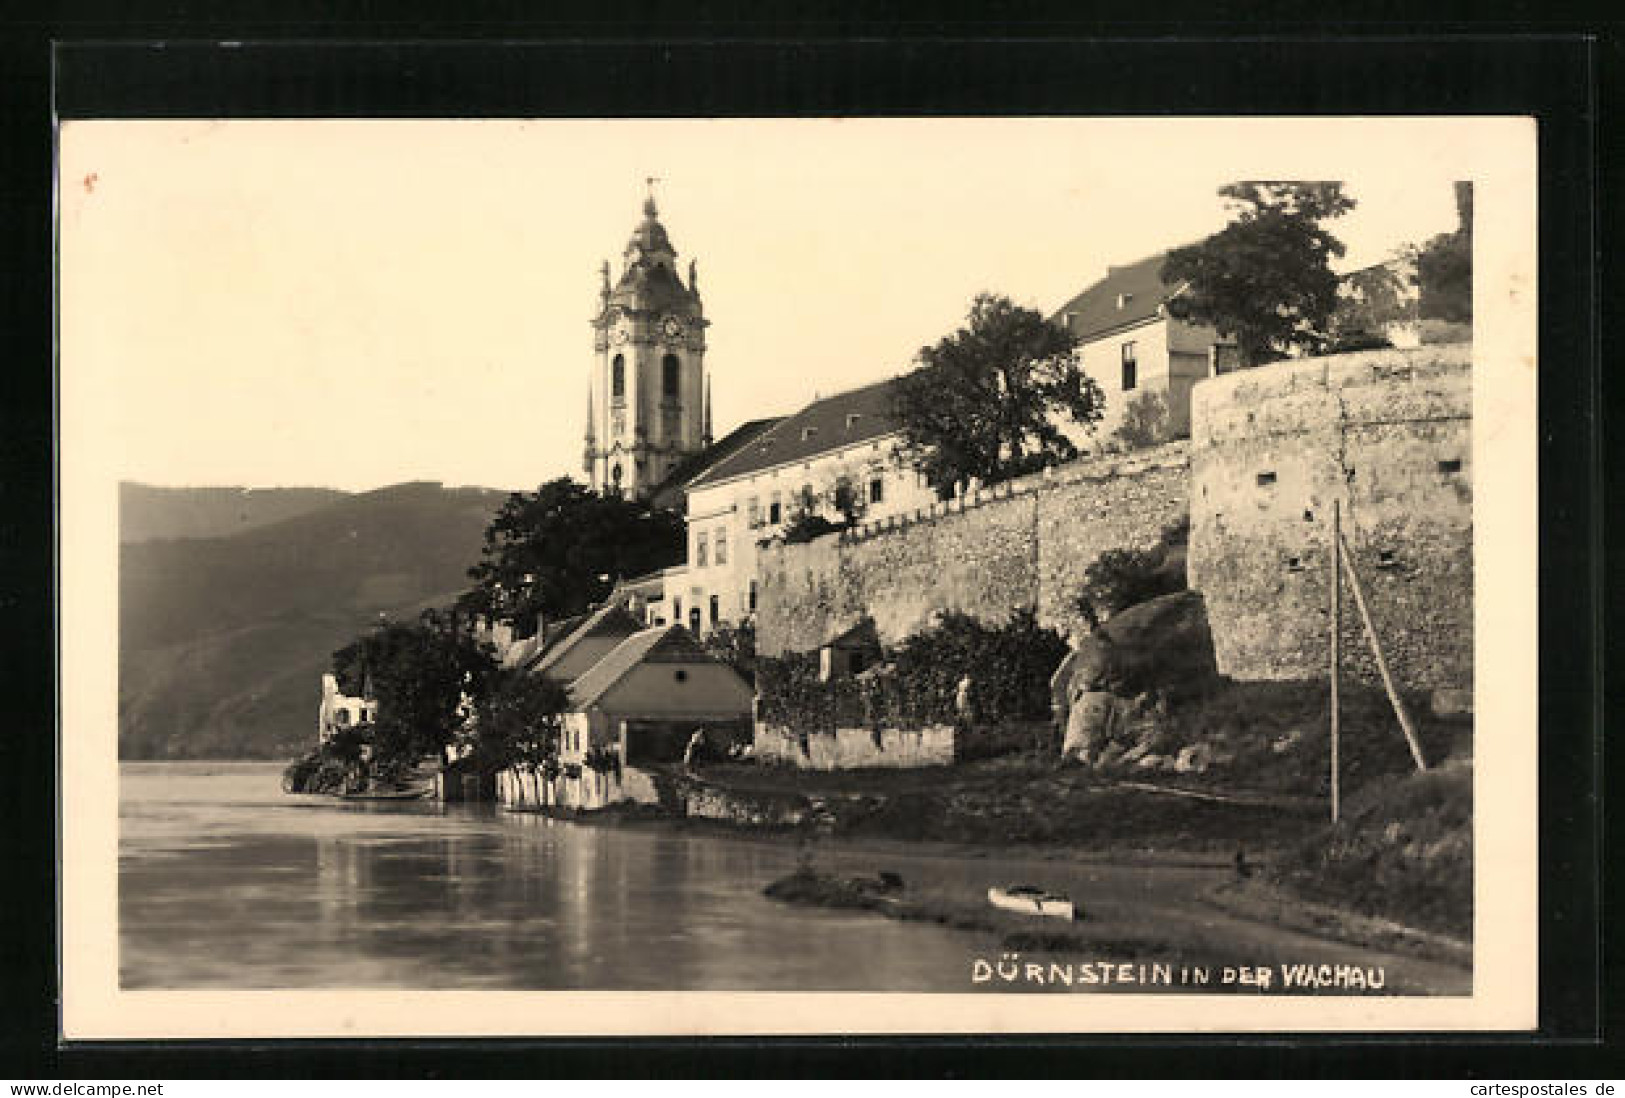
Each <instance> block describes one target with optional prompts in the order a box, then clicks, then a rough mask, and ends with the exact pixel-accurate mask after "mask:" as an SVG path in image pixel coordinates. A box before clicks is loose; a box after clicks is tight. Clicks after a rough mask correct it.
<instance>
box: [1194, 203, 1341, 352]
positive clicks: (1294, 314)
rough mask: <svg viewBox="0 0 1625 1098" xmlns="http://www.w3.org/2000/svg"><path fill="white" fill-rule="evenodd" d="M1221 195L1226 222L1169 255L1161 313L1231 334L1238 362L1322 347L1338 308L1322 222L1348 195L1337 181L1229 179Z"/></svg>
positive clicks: (1329, 241) (1330, 248) (1336, 247)
mask: <svg viewBox="0 0 1625 1098" xmlns="http://www.w3.org/2000/svg"><path fill="white" fill-rule="evenodd" d="M1219 194H1221V195H1222V196H1224V197H1225V198H1226V199H1227V200H1228V201H1229V203H1230V205H1231V207H1232V209H1233V211H1234V213H1235V216H1234V220H1232V221H1231V222H1230V224H1229V225H1227V226H1225V227H1224V228H1223V229H1221V230H1220V231H1219V232H1217V233H1214V234H1213V235H1212V236H1210V237H1208V238H1207V239H1206V240H1204V241H1202V242H1201V243H1199V244H1192V245H1189V246H1187V247H1184V248H1178V249H1175V250H1174V251H1172V252H1170V253H1168V258H1167V260H1165V261H1164V263H1163V266H1162V280H1163V282H1164V283H1166V284H1167V285H1170V286H1182V287H1183V289H1182V290H1181V291H1180V292H1176V293H1175V294H1174V296H1173V297H1171V298H1169V300H1168V311H1169V312H1170V313H1172V314H1173V315H1174V316H1176V317H1179V318H1181V319H1187V320H1193V321H1196V322H1198V323H1203V324H1210V325H1212V326H1213V328H1214V329H1215V330H1217V331H1218V333H1219V335H1221V336H1224V337H1226V338H1230V339H1234V340H1235V341H1236V345H1237V349H1238V351H1239V352H1240V355H1241V362H1242V365H1244V366H1260V365H1263V364H1264V363H1266V362H1273V361H1275V360H1276V359H1279V358H1284V357H1285V356H1286V355H1287V354H1289V353H1291V352H1293V351H1299V352H1308V353H1314V352H1317V351H1319V350H1321V349H1322V348H1323V347H1324V345H1325V341H1326V331H1327V324H1328V321H1329V320H1330V318H1331V315H1332V311H1333V310H1334V309H1336V307H1337V285H1338V278H1337V275H1335V274H1334V273H1332V269H1331V260H1332V259H1334V258H1336V257H1338V256H1341V255H1342V254H1343V243H1342V241H1340V240H1338V239H1337V238H1336V237H1335V236H1333V235H1332V234H1331V233H1330V232H1328V231H1327V230H1326V229H1325V227H1324V226H1323V225H1322V224H1321V223H1322V222H1323V221H1329V220H1332V219H1333V218H1337V217H1341V216H1343V215H1344V214H1345V213H1347V212H1348V211H1349V210H1352V209H1353V208H1354V200H1353V199H1351V198H1348V197H1346V196H1345V195H1344V194H1343V185H1342V184H1341V183H1289V182H1247V183H1231V184H1229V185H1228V186H1225V187H1221V188H1220V189H1219Z"/></svg>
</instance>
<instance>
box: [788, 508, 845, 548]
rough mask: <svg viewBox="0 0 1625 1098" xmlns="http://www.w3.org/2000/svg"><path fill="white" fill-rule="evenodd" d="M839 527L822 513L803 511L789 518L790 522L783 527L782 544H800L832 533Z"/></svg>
mask: <svg viewBox="0 0 1625 1098" xmlns="http://www.w3.org/2000/svg"><path fill="white" fill-rule="evenodd" d="M839 529H840V527H839V526H836V525H835V524H834V523H833V522H831V521H829V519H827V518H825V517H824V516H823V515H815V514H813V513H812V512H810V511H803V512H802V513H801V514H799V515H797V516H796V517H795V518H793V519H791V520H790V524H789V525H788V526H786V527H785V528H784V544H786V545H800V544H802V543H803V542H808V541H811V540H813V539H814V538H820V537H823V536H824V535H825V534H832V533H834V532H835V531H836V530H839Z"/></svg>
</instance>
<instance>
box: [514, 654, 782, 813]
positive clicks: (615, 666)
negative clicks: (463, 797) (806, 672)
mask: <svg viewBox="0 0 1625 1098" xmlns="http://www.w3.org/2000/svg"><path fill="white" fill-rule="evenodd" d="M557 666H559V665H557V664H555V667H557ZM567 690H568V692H569V696H570V709H569V711H568V712H567V713H566V714H565V715H564V725H563V728H562V731H561V735H560V744H559V754H558V762H559V766H558V768H557V770H556V772H554V773H553V774H552V775H551V776H547V775H545V774H541V773H531V772H522V771H519V770H517V769H510V770H507V771H504V772H503V773H502V774H501V775H499V776H498V779H497V790H498V795H499V797H500V798H501V799H502V800H503V801H504V802H505V803H507V804H509V805H529V806H538V807H558V808H569V809H595V808H602V807H604V806H606V805H610V804H614V803H616V802H617V801H623V800H632V801H640V802H653V801H654V800H655V799H656V798H657V794H656V792H655V786H654V781H653V777H652V775H653V774H654V773H656V772H658V771H660V770H662V769H665V768H670V767H673V766H676V765H680V764H681V763H682V762H683V761H684V758H685V755H686V754H687V753H688V752H689V750H690V744H699V743H703V744H704V745H705V750H706V751H708V752H709V753H710V755H711V757H713V758H714V757H717V756H719V755H722V754H725V753H726V752H727V751H728V750H729V749H730V748H732V747H733V746H735V745H739V744H744V743H749V742H750V741H751V738H752V722H751V714H752V708H753V705H754V702H755V693H756V692H755V688H754V687H753V686H751V684H750V683H747V682H746V681H745V680H744V679H743V678H741V677H740V676H739V673H738V672H736V671H735V670H734V669H733V668H732V667H729V666H728V665H727V664H725V663H723V662H721V661H720V660H718V659H717V658H716V657H714V656H712V655H711V654H710V653H708V652H706V651H705V649H703V648H701V647H700V645H699V643H698V642H697V641H696V640H695V639H694V637H693V636H692V635H690V634H689V632H688V631H687V630H686V629H684V628H682V627H680V626H677V625H664V626H658V627H656V628H653V629H644V630H641V631H639V632H636V633H633V634H632V635H630V636H628V637H625V638H623V639H622V640H621V641H620V643H618V644H616V645H615V646H614V648H612V649H611V650H610V651H609V652H608V653H606V654H604V656H603V657H602V658H601V659H598V660H597V661H595V662H594V663H593V665H592V666H591V667H590V668H588V669H587V670H586V671H585V672H584V673H583V674H581V675H579V676H577V677H576V678H575V679H574V680H572V681H571V682H570V683H569V685H568V687H567Z"/></svg>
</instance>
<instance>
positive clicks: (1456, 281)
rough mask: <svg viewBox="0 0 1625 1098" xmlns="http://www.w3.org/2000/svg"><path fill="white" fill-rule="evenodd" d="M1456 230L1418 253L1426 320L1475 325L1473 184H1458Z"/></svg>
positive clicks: (1419, 308) (1422, 309) (1418, 278)
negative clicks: (1473, 323)
mask: <svg viewBox="0 0 1625 1098" xmlns="http://www.w3.org/2000/svg"><path fill="white" fill-rule="evenodd" d="M1456 219H1457V224H1456V231H1455V232H1453V233H1441V234H1440V235H1438V236H1436V237H1434V238H1433V239H1432V240H1429V241H1428V242H1427V243H1426V244H1424V245H1423V246H1422V247H1421V248H1420V249H1418V250H1417V253H1416V282H1417V288H1418V291H1419V292H1420V294H1421V300H1420V302H1419V303H1418V306H1417V311H1418V312H1419V313H1420V315H1421V318H1422V319H1423V320H1443V321H1448V322H1450V323H1452V324H1471V323H1472V322H1473V185H1472V184H1471V183H1457V184H1456Z"/></svg>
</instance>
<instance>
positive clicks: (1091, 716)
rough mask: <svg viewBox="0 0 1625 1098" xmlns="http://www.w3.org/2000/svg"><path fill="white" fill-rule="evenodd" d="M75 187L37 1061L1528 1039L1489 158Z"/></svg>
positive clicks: (991, 142)
mask: <svg viewBox="0 0 1625 1098" xmlns="http://www.w3.org/2000/svg"><path fill="white" fill-rule="evenodd" d="M59 150H60V151H59V166H58V179H57V191H58V198H57V202H58V218H59V222H58V236H59V244H58V262H59V269H58V279H59V325H60V397H59V400H60V425H61V427H60V454H59V460H60V476H61V496H60V506H61V527H60V530H61V535H60V536H61V552H62V560H63V576H64V580H63V587H62V593H61V607H62V609H61V613H62V638H63V640H62V644H63V649H62V660H63V670H62V673H63V681H64V689H63V693H62V725H61V736H62V747H61V750H62V774H63V780H62V798H63V823H62V827H63V844H62V857H63V869H62V877H61V882H62V904H63V940H62V948H63V967H64V980H65V984H64V994H65V997H64V1006H63V1009H64V1015H63V1017H64V1032H65V1033H66V1034H67V1035H69V1036H85V1037H136V1038H140V1037H300V1036H316V1037H320V1036H338V1035H342V1036H427V1035H439V1034H462V1035H491V1036H500V1035H540V1036H546V1035H560V1034H622V1035H628V1034H665V1033H670V1034H687V1035H697V1034H731V1033H741V1034H795V1033H899V1032H913V1031H918V1030H921V1029H926V1030H930V1031H941V1032H993V1033H997V1032H1029V1033H1030V1032H1063V1033H1101V1032H1121V1031H1127V1032H1133V1031H1167V1030H1174V1031H1181V1032H1184V1031H1189V1032H1198V1031H1204V1030H1216V1029H1225V1030H1248V1031H1258V1032H1271V1031H1295V1032H1301V1031H1306V1030H1309V1031H1316V1030H1325V1031H1334V1032H1335V1031H1339V1030H1356V1029H1358V1030H1366V1031H1369V1030H1418V1031H1419V1030H1451V1029H1466V1028H1472V1029H1478V1030H1526V1029H1529V1028H1531V1027H1532V1026H1533V1025H1534V1023H1535V981H1536V977H1537V965H1536V949H1535V934H1536V927H1535V924H1536V920H1535V904H1536V886H1535V881H1536V869H1537V866H1536V856H1535V851H1536V818H1535V785H1534V783H1535V773H1536V767H1535V763H1534V760H1535V751H1536V718H1535V691H1534V675H1535V659H1534V647H1535V624H1534V622H1535V583H1534V554H1535V533H1534V527H1533V515H1534V496H1535V488H1534V485H1535V459H1534V445H1535V420H1534V414H1535V401H1534V393H1535V385H1536V378H1537V374H1538V364H1537V362H1536V358H1535V353H1536V351H1535V349H1536V342H1535V334H1534V333H1535V322H1534V315H1535V308H1536V304H1537V296H1536V290H1537V287H1536V284H1535V269H1536V265H1535V254H1536V252H1535V247H1536V210H1535V189H1534V177H1535V129H1534V126H1533V123H1532V122H1531V121H1530V120H1529V119H1520V118H1507V117H1478V118H1466V117H1462V118H1443V117H1427V118H1423V117H1413V118H1407V117H1390V118H1352V117H1350V118H1252V119H1240V118H1134V119H1130V118H1088V117H1073V118H1059V117H1053V118H1044V117H987V118H715V119H702V118H686V119H654V118H649V119H573V120H541V119H538V120H519V119H485V120H482V119H419V120H413V119H384V118H376V119H371V118H347V119H303V120H295V119H285V120H277V119H244V118H231V119H207V118H199V119H167V120H156V119H150V120H94V119H92V120H73V121H70V122H66V123H65V124H64V125H63V126H62V127H61V131H60V135H59ZM267 993H274V994H267ZM1102 996H1106V998H1102Z"/></svg>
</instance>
